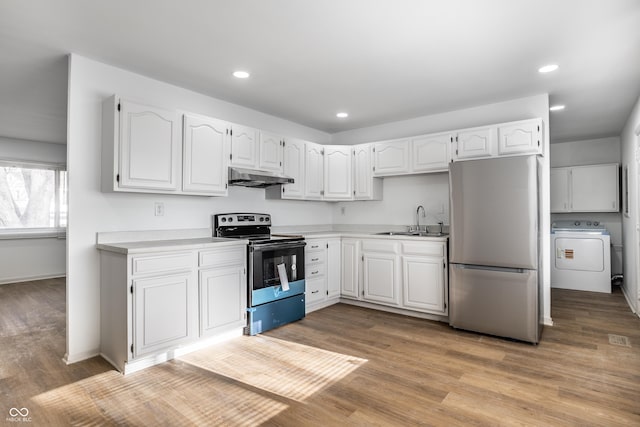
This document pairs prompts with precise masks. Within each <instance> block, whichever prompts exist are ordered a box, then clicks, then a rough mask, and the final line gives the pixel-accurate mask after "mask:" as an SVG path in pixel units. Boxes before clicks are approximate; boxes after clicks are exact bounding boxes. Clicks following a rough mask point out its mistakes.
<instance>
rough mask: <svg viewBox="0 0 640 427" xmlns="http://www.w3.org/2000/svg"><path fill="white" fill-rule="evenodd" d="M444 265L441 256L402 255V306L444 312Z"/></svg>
mask: <svg viewBox="0 0 640 427" xmlns="http://www.w3.org/2000/svg"><path fill="white" fill-rule="evenodd" d="M445 267H446V264H444V260H443V259H442V258H432V257H418V256H403V257H402V271H403V275H404V278H403V279H404V280H403V288H404V289H403V291H404V292H403V301H402V304H403V306H404V307H406V308H410V309H412V310H418V311H425V312H433V313H439V314H441V313H444V311H445V303H444V300H445V293H444V290H445V271H446V269H445Z"/></svg>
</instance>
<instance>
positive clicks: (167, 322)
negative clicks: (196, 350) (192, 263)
mask: <svg viewBox="0 0 640 427" xmlns="http://www.w3.org/2000/svg"><path fill="white" fill-rule="evenodd" d="M193 276H194V274H193V273H184V274H176V275H171V276H158V277H150V278H145V279H137V280H134V281H133V289H134V291H133V309H134V313H133V318H134V327H133V328H134V336H133V348H134V358H135V357H139V356H142V355H144V354H148V353H153V352H155V351H158V350H163V349H165V348H169V347H173V346H175V345H178V344H181V343H183V342H186V341H189V340H191V339H193V338H195V337H196V330H195V329H196V328H195V323H194V321H193V319H194V318H195V317H194V316H196V314H197V298H198V292H197V287H196V284H195V280H194V277H193Z"/></svg>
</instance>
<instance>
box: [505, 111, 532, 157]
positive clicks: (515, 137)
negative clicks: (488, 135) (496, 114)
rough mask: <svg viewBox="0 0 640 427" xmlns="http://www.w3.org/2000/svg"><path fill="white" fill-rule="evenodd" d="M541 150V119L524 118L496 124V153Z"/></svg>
mask: <svg viewBox="0 0 640 427" xmlns="http://www.w3.org/2000/svg"><path fill="white" fill-rule="evenodd" d="M541 152H542V120H541V119H534V120H524V121H521V122H516V123H509V124H506V125H499V126H498V154H499V155H508V154H528V153H530V154H537V153H541Z"/></svg>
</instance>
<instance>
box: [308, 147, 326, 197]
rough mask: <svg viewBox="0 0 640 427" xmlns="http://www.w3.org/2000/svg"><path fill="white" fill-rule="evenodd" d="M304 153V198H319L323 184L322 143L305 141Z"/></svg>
mask: <svg viewBox="0 0 640 427" xmlns="http://www.w3.org/2000/svg"><path fill="white" fill-rule="evenodd" d="M305 146H306V149H305V151H306V153H305V162H304V168H305V175H304V198H305V199H312V200H321V199H322V193H323V191H322V190H323V184H324V168H323V153H324V151H323V149H322V145H320V144H314V143H313V142H307V143H306V144H305Z"/></svg>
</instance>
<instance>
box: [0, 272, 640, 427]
mask: <svg viewBox="0 0 640 427" xmlns="http://www.w3.org/2000/svg"><path fill="white" fill-rule="evenodd" d="M64 305H65V291H64V280H44V281H38V282H27V283H19V284H9V285H1V286H0V413H1V416H0V421H2V420H3V419H5V422H6V424H7V425H24V424H18V423H17V422H13V423H12V422H10V420H9V419H8V418H10V414H9V412H10V411H11V408H18V409H22V408H27V409H28V411H29V415H28V417H30V418H29V419H30V420H31V425H34V426H36V425H145V426H146V425H153V426H156V425H170V426H174V425H180V426H188V425H278V426H305V425H309V426H318V425H322V426H328V425H366V426H370V425H446V426H450V425H514V424H517V425H572V426H573V425H579V426H586V425H602V426H613V425H634V426H638V425H640V319H638V318H637V317H636V316H634V315H633V314H632V313H631V312H630V310H629V308H628V307H627V305H626V303H625V301H624V298H623V297H622V294H621V293H620V291H619V290H616V292H614V293H613V294H611V295H604V294H594V293H587V292H576V291H564V290H553V293H552V307H553V309H552V316H553V319H554V322H555V326H553V327H547V328H545V330H544V333H543V337H542V341H541V343H540V344H539V345H538V346H533V345H530V344H525V343H519V342H513V341H508V340H503V339H498V338H493V337H488V336H483V335H478V334H474V333H467V332H462V331H455V330H453V329H451V328H449V326H448V325H446V324H442V323H438V322H431V321H425V320H421V319H415V318H410V317H404V316H400V315H395V314H390V313H385V312H380V311H374V310H368V309H363V308H358V307H353V306H349V305H345V304H338V305H334V306H331V307H328V308H326V309H324V310H321V311H318V312H314V313H311V314H310V315H309V316H307V317H306V318H305V319H304V320H302V321H300V322H296V323H294V324H290V325H286V326H284V327H281V328H278V329H276V330H273V331H270V332H268V333H265V334H263V335H260V336H257V337H241V338H237V339H234V340H231V341H228V342H226V343H222V344H220V345H217V346H214V347H210V348H207V349H204V350H201V351H198V352H196V353H192V354H189V355H186V356H184V357H182V358H180V359H179V360H174V361H171V362H167V363H163V364H161V365H157V366H154V367H152V368H149V369H146V370H144V371H141V372H137V373H134V374H131V375H128V376H126V377H125V376H122V375H121V374H119V373H117V372H116V371H114V370H113V369H112V368H111V367H110V365H108V364H107V363H106V362H104V361H103V360H102V359H100V358H98V357H96V358H93V359H90V360H87V361H84V362H80V363H76V364H73V365H70V366H66V365H65V364H64V363H63V362H62V356H63V354H64V352H65V310H64ZM609 334H615V335H621V336H625V337H627V338H628V339H629V341H630V347H628V346H620V345H613V344H610V342H609Z"/></svg>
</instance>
